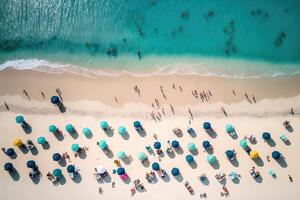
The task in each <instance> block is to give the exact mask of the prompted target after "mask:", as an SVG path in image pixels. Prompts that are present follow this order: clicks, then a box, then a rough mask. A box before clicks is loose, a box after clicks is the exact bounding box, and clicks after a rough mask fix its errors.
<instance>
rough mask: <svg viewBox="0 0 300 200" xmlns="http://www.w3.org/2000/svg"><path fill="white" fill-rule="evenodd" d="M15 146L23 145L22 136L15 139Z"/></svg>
mask: <svg viewBox="0 0 300 200" xmlns="http://www.w3.org/2000/svg"><path fill="white" fill-rule="evenodd" d="M13 144H14V146H16V147H20V146H21V145H22V140H21V139H20V138H16V139H14V141H13Z"/></svg>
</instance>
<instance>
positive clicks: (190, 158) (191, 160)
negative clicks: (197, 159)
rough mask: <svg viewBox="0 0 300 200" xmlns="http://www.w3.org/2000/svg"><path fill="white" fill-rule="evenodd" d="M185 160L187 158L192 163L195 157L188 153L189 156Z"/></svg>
mask: <svg viewBox="0 0 300 200" xmlns="http://www.w3.org/2000/svg"><path fill="white" fill-rule="evenodd" d="M185 160H186V161H187V162H188V163H191V162H193V161H194V157H193V156H192V155H187V156H186V157H185Z"/></svg>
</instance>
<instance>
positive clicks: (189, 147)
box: [188, 143, 196, 151]
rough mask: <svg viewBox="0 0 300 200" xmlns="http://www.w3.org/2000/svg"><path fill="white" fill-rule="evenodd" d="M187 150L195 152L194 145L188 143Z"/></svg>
mask: <svg viewBox="0 0 300 200" xmlns="http://www.w3.org/2000/svg"><path fill="white" fill-rule="evenodd" d="M188 149H189V150H190V151H195V150H196V145H195V143H189V144H188Z"/></svg>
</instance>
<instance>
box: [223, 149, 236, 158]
mask: <svg viewBox="0 0 300 200" xmlns="http://www.w3.org/2000/svg"><path fill="white" fill-rule="evenodd" d="M225 154H226V156H227V158H229V159H231V158H233V157H234V153H233V151H232V150H227V151H226V152H225Z"/></svg>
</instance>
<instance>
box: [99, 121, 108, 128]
mask: <svg viewBox="0 0 300 200" xmlns="http://www.w3.org/2000/svg"><path fill="white" fill-rule="evenodd" d="M100 126H101V128H102V129H107V128H108V123H107V121H101V122H100Z"/></svg>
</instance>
